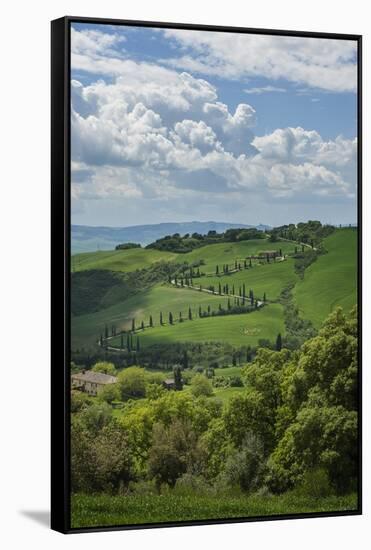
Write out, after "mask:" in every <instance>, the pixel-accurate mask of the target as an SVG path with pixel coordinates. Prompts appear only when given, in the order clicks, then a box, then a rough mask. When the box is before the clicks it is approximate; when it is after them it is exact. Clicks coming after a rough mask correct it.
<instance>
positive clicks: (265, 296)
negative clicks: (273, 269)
mask: <svg viewBox="0 0 371 550" xmlns="http://www.w3.org/2000/svg"><path fill="white" fill-rule="evenodd" d="M266 301H267V295H266V293H265V292H264V295H263V302H266Z"/></svg>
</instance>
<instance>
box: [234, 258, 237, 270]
mask: <svg viewBox="0 0 371 550" xmlns="http://www.w3.org/2000/svg"><path fill="white" fill-rule="evenodd" d="M234 268H235V269H237V260H235V262H234Z"/></svg>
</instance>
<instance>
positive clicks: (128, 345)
mask: <svg viewBox="0 0 371 550" xmlns="http://www.w3.org/2000/svg"><path fill="white" fill-rule="evenodd" d="M126 349H127V350H128V352H130V351H131V347H130V335H129V333H128V334H127V336H126Z"/></svg>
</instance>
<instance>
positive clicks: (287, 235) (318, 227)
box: [270, 220, 335, 246]
mask: <svg viewBox="0 0 371 550" xmlns="http://www.w3.org/2000/svg"><path fill="white" fill-rule="evenodd" d="M334 231H335V227H334V226H332V225H322V224H321V222H319V221H315V220H309V221H308V222H301V223H298V224H296V225H295V224H293V223H290V224H288V225H281V226H279V227H275V228H274V229H273V230H271V231H270V235H271V236H273V237H274V238H273V240H274V239H277V238H281V239H289V240H291V241H297V242H300V243H306V244H309V245H310V246H317V245H319V244H321V241H322V240H323V239H324V238H325V237H328V236H329V235H331V233H333V232H334Z"/></svg>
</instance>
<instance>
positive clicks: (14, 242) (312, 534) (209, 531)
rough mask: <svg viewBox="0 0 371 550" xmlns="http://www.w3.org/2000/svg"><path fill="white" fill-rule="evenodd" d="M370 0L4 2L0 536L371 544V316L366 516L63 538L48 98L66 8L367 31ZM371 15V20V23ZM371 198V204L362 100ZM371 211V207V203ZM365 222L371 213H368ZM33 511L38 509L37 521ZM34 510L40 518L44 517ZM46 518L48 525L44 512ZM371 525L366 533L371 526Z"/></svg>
mask: <svg viewBox="0 0 371 550" xmlns="http://www.w3.org/2000/svg"><path fill="white" fill-rule="evenodd" d="M367 11H368V10H367V2H365V1H364V0H353V1H352V2H342V1H340V0H338V1H336V2H335V1H333V2H329V1H328V2H324V1H323V0H307V1H306V2H305V1H301V2H298V1H295V0H279V1H275V0H265V1H262V2H256V3H248V2H246V0H244V1H238V0H228V2H219V3H218V2H216V1H215V0H203V1H202V0H178V1H174V0H172V1H167V0H152V1H151V0H136V1H135V2H118V1H117V0H116V1H115V0H101V1H98V0H90V1H89V2H84V1H83V0H73V1H72V0H53V2H45V1H40V0H39V1H38V2H36V3H35V2H26V1H23V2H22V1H20V0H12V1H8V2H7V3H4V4H3V7H2V25H1V32H0V40H1V48H0V52H1V56H2V63H1V65H0V67H1V77H2V78H1V87H0V97H1V118H0V128H1V144H2V147H1V149H2V151H1V152H2V155H1V157H2V160H1V164H0V172H1V179H0V185H1V193H0V224H1V232H0V238H1V251H2V255H1V263H0V281H1V286H0V291H1V298H0V324H1V329H0V334H1V348H0V349H1V351H0V370H1V377H0V380H1V382H0V405H1V409H2V410H1V416H0V418H1V431H0V449H1V451H0V462H1V466H0V472H1V478H2V482H1V485H0V525H1V528H0V544H1V546H2V547H3V548H6V549H9V548H27V547H30V546H31V547H38V548H39V549H41V550H42V549H44V548H54V549H59V548H79V549H84V548H89V549H95V548H102V547H103V546H106V547H107V546H108V545H110V546H113V545H115V546H116V547H122V546H124V547H126V548H136V549H141V548H148V547H150V548H151V549H153V550H154V549H157V548H165V549H167V548H172V549H173V548H176V549H177V550H181V549H183V548H192V547H193V548H195V549H198V548H201V547H205V546H206V545H207V547H211V548H215V549H219V548H225V547H227V548H228V547H231V546H232V545H233V546H234V547H250V548H254V547H257V548H259V549H260V548H261V549H265V548H274V549H277V550H280V549H285V550H291V549H294V548H295V549H298V548H300V549H301V550H306V549H312V548H318V549H321V550H322V549H327V548H328V549H330V548H331V549H333V548H336V549H338V550H341V549H347V550H349V549H350V548H357V549H363V548H367V547H369V546H368V544H369V543H368V542H367V531H370V527H371V522H370V500H371V487H370V473H371V469H370V464H371V445H370V424H369V420H370V409H371V407H370V400H369V399H368V396H369V395H370V389H371V382H370V378H371V377H370V374H369V368H370V367H369V362H370V361H369V360H370V344H369V341H368V340H369V339H367V336H366V335H367V333H369V331H370V315H369V313H368V312H367V313H366V314H365V322H364V335H365V345H364V348H365V350H364V396H365V399H364V400H365V404H364V424H365V433H364V463H365V465H366V470H365V472H364V516H363V517H348V518H331V519H330V518H329V519H311V520H295V521H279V522H264V523H255V524H252V523H250V524H236V525H222V526H205V527H184V528H178V529H156V530H150V531H132V532H113V533H96V534H84V535H69V536H63V535H60V534H58V533H54V532H52V531H50V530H49V529H48V528H47V527H46V524H45V521H46V519H45V518H46V517H47V516H46V514H47V511H48V508H49V241H50V239H49V196H50V195H49V183H50V178H49V102H50V92H49V89H50V82H49V64H50V52H49V43H50V25H49V21H50V20H51V19H54V18H57V17H60V16H63V15H78V16H95V17H113V18H126V19H144V20H149V21H156V20H157V21H175V22H185V23H206V24H215V25H218V24H219V25H238V26H247V27H263V28H279V29H294V30H305V31H324V32H340V33H341V32H344V33H358V34H364V35H365V36H364V69H365V74H364V81H365V87H364V90H365V92H364V98H365V103H366V101H367V90H368V88H367V86H368V81H369V78H370V74H369V73H370V65H369V60H370V55H369V50H370V42H369V39H368V36H367V31H368V28H369V21H370V17H369V15H368V13H367ZM367 21H368V23H367ZM364 125H365V132H364V134H365V135H364V157H365V158H364V168H365V173H364V208H366V207H367V205H368V206H369V204H370V193H369V190H368V186H369V179H368V177H367V176H369V175H370V170H369V168H370V163H369V161H368V158H367V150H368V147H367V145H368V140H367V134H368V130H369V128H370V111H369V109H367V105H364ZM369 215H371V214H370V211H369ZM366 222H367V220H366ZM369 244H370V223H369V222H368V223H366V224H365V233H364V250H365V257H364V264H365V265H364V267H365V273H364V280H365V285H364V300H365V308H364V309H365V310H367V306H368V309H370V307H369V306H370V291H369V288H368V287H369V285H367V281H368V280H369V278H370V275H371V274H370V255H369V253H368V251H369ZM32 516H33V517H34V519H32ZM35 517H36V518H38V519H36V521H35ZM40 517H41V518H44V524H43V523H42V522H40ZM369 534H370V533H368V535H369Z"/></svg>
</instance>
